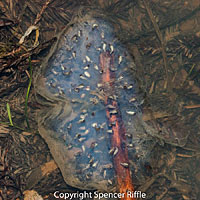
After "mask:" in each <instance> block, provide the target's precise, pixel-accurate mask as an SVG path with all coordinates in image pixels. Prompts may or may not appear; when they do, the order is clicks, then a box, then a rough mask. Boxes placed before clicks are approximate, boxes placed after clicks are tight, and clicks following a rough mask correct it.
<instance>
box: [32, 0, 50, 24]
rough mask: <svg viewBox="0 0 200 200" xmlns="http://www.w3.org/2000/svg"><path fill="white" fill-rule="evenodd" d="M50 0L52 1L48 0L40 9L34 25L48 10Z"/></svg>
mask: <svg viewBox="0 0 200 200" xmlns="http://www.w3.org/2000/svg"><path fill="white" fill-rule="evenodd" d="M50 2H51V0H46V2H45V4H44V5H43V7H42V9H41V11H40V13H38V14H37V17H36V19H35V22H34V25H36V24H37V23H38V22H39V21H40V19H41V17H42V14H43V13H44V11H45V10H46V8H47V6H48V5H49V3H50Z"/></svg>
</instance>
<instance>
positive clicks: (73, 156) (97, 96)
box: [36, 18, 141, 192]
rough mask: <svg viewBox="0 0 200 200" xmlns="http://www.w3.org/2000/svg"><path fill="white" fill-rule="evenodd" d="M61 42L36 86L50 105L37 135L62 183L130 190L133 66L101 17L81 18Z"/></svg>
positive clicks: (134, 123) (136, 113)
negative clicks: (47, 151)
mask: <svg viewBox="0 0 200 200" xmlns="http://www.w3.org/2000/svg"><path fill="white" fill-rule="evenodd" d="M59 41H60V42H59V45H58V47H57V48H56V50H55V52H54V53H53V55H52V56H51V57H50V59H49V60H48V62H47V65H45V66H43V68H45V69H43V70H42V72H41V74H40V75H39V78H38V80H40V79H42V80H43V82H44V84H41V81H38V85H37V87H36V88H37V89H38V91H39V92H38V93H39V94H40V96H43V97H44V98H47V99H48V101H50V102H52V105H51V106H50V107H48V108H46V107H45V108H44V109H43V110H42V111H41V113H40V114H39V115H38V118H39V120H38V123H39V132H40V134H41V135H42V137H43V138H44V139H45V141H46V142H47V144H48V146H49V148H50V150H51V153H52V155H53V156H54V159H55V161H56V162H57V164H58V166H59V167H60V169H61V172H62V174H63V177H64V179H65V181H66V183H67V184H69V185H71V186H73V187H77V188H80V189H88V190H91V189H92V190H93V189H95V190H96V189H97V190H103V191H112V190H115V189H117V190H119V191H121V192H123V191H126V190H127V189H129V190H132V189H133V185H134V178H133V177H134V176H135V172H134V171H135V168H136V166H137V163H136V164H133V163H135V160H134V159H136V158H135V154H136V153H137V142H138V141H137V140H134V138H135V136H136V129H137V123H138V121H139V120H138V119H140V115H141V112H140V108H139V105H138V102H137V100H136V99H137V92H136V86H135V82H134V78H133V74H132V71H133V70H132V69H133V68H134V63H133V61H132V59H131V57H130V56H129V54H128V52H127V50H126V49H125V48H124V47H123V46H122V45H121V44H120V42H119V40H117V38H116V37H115V34H114V31H113V29H112V26H111V25H110V24H109V23H107V22H106V21H104V20H102V19H94V18H87V19H81V20H80V21H79V22H76V23H75V24H74V25H73V26H72V27H70V28H67V30H66V31H65V32H64V34H62V36H61V38H59ZM36 84H37V82H36ZM36 92H37V91H36ZM133 141H134V144H133ZM133 147H134V148H133ZM129 154H130V155H131V156H130V155H129ZM130 159H131V162H130ZM137 159H138V155H137ZM137 171H139V169H137Z"/></svg>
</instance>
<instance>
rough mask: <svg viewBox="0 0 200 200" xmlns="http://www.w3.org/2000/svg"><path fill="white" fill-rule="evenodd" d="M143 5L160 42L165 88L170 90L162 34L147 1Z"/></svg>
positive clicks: (144, 0)
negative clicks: (165, 80) (165, 81)
mask: <svg viewBox="0 0 200 200" xmlns="http://www.w3.org/2000/svg"><path fill="white" fill-rule="evenodd" d="M143 2H144V5H145V7H146V10H147V13H148V15H149V17H150V19H151V22H152V24H153V26H154V29H155V31H156V34H157V36H158V39H159V40H160V43H161V49H162V56H163V61H164V67H165V74H166V79H167V84H166V85H165V88H167V87H168V89H171V87H169V85H170V81H169V75H168V66H167V54H166V51H165V41H164V40H163V38H162V34H161V31H160V29H159V26H158V24H157V23H156V20H155V17H154V16H153V13H152V10H151V9H150V8H149V6H148V3H147V0H143Z"/></svg>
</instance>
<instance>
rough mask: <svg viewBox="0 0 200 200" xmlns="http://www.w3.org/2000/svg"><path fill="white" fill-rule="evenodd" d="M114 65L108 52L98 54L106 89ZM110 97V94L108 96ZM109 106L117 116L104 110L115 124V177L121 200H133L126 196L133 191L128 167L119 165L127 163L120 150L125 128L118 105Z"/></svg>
mask: <svg viewBox="0 0 200 200" xmlns="http://www.w3.org/2000/svg"><path fill="white" fill-rule="evenodd" d="M113 63H114V55H113V54H112V55H110V53H109V52H104V53H101V54H100V67H101V69H102V70H103V74H102V82H103V83H104V84H107V85H108V87H111V88H112V84H113V81H114V80H112V79H113V77H112V76H113V74H112V73H113V72H111V71H110V66H112V65H113ZM109 95H110V94H109ZM105 104H106V105H107V104H108V96H106V97H105ZM109 104H111V105H113V106H114V107H116V109H117V111H118V114H116V115H110V113H109V110H106V114H107V117H108V119H109V122H110V123H115V125H114V126H112V130H113V135H112V138H111V145H112V147H115V148H118V153H117V154H116V155H115V156H114V158H113V160H114V165H115V171H116V175H117V182H118V188H119V192H120V193H125V197H124V198H123V200H130V199H134V198H130V197H127V196H126V193H127V191H131V192H133V191H134V186H133V183H132V180H131V175H130V170H129V167H124V166H122V164H121V163H128V150H127V148H126V146H125V145H124V146H125V147H123V148H122V146H123V143H124V144H125V128H124V125H123V122H122V120H121V117H120V111H119V109H118V107H117V106H118V105H117V102H116V100H112V101H111V102H109Z"/></svg>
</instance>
